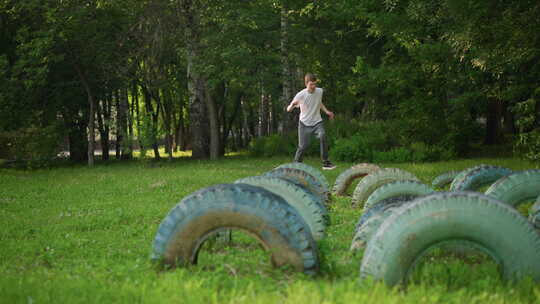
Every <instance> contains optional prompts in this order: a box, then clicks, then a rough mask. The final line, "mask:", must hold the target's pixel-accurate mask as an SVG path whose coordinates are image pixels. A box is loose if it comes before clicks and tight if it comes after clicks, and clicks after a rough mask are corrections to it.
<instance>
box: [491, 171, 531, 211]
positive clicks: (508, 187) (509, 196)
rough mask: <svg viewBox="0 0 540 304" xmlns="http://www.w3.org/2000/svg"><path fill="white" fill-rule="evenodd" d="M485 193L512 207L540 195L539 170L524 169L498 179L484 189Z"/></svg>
mask: <svg viewBox="0 0 540 304" xmlns="http://www.w3.org/2000/svg"><path fill="white" fill-rule="evenodd" d="M486 195H488V196H491V197H493V198H495V199H498V200H500V201H502V202H505V203H507V204H509V205H511V206H513V207H516V206H518V205H519V204H521V203H523V202H526V201H531V200H534V199H536V198H537V197H538V196H540V170H526V171H520V172H516V173H513V174H510V175H508V176H506V177H503V178H501V179H499V180H498V181H497V182H495V183H494V184H493V185H491V187H489V188H488V189H487V190H486Z"/></svg>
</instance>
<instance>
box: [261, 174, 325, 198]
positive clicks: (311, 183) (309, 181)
mask: <svg viewBox="0 0 540 304" xmlns="http://www.w3.org/2000/svg"><path fill="white" fill-rule="evenodd" d="M262 176H270V177H279V178H282V179H285V180H288V181H291V182H293V183H295V184H298V185H301V186H303V187H306V188H307V189H309V191H311V192H312V193H313V194H315V195H317V196H319V197H320V198H321V199H322V200H323V201H324V202H328V201H329V199H330V196H329V193H327V192H325V191H324V186H323V185H322V184H321V183H320V182H319V180H318V179H317V178H316V177H314V176H313V175H311V174H309V173H307V172H306V171H304V170H301V169H294V168H277V169H273V170H270V171H268V172H266V173H264V174H263V175H262Z"/></svg>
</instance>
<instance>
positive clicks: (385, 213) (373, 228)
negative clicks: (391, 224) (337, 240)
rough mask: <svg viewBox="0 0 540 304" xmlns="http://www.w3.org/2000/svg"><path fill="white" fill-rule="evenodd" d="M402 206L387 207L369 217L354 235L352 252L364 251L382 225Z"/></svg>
mask: <svg viewBox="0 0 540 304" xmlns="http://www.w3.org/2000/svg"><path fill="white" fill-rule="evenodd" d="M400 206H402V205H399V204H393V205H386V206H384V207H383V208H382V210H381V211H380V212H377V213H376V214H374V215H373V216H371V217H369V219H368V220H367V221H365V222H364V223H362V225H360V226H359V227H358V229H357V230H356V233H355V234H354V237H353V240H352V243H351V247H350V250H351V251H357V250H360V249H364V248H365V247H366V245H367V244H368V243H369V241H370V240H371V239H372V238H373V236H374V235H375V233H377V230H379V228H380V227H381V224H382V223H383V222H384V221H385V220H386V219H387V218H388V217H390V216H391V215H392V214H393V213H394V212H396V211H397V210H398V209H399V208H400Z"/></svg>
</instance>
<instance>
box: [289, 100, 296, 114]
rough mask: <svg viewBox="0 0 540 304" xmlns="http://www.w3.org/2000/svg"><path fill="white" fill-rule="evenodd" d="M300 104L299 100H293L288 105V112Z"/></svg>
mask: <svg viewBox="0 0 540 304" xmlns="http://www.w3.org/2000/svg"><path fill="white" fill-rule="evenodd" d="M297 106H298V100H297V99H295V100H293V101H292V102H291V103H290V104H289V105H288V106H287V112H290V111H292V110H293V109H294V108H296V107H297Z"/></svg>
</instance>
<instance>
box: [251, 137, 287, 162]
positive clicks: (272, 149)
mask: <svg viewBox="0 0 540 304" xmlns="http://www.w3.org/2000/svg"><path fill="white" fill-rule="evenodd" d="M296 145H297V139H296V138H295V137H293V136H292V135H285V136H281V135H277V134H274V135H270V136H265V137H257V138H254V139H253V140H252V141H251V142H250V144H249V153H250V154H251V155H253V156H278V155H282V156H285V155H289V156H291V157H292V156H294V153H295V151H296V148H297V147H296Z"/></svg>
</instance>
